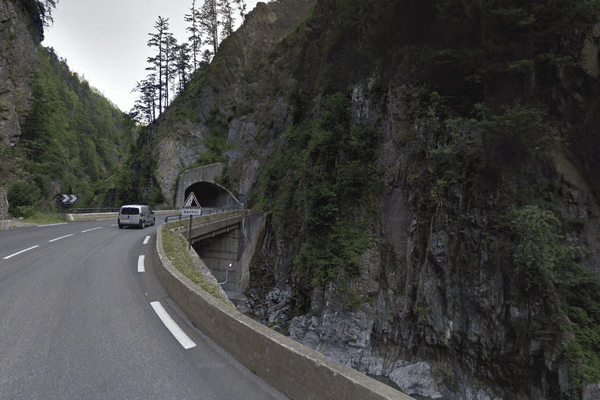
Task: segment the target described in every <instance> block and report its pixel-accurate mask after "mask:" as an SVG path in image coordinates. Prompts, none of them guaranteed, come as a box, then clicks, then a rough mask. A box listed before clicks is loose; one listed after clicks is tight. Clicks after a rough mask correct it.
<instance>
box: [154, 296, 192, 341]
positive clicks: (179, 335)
mask: <svg viewBox="0 0 600 400" xmlns="http://www.w3.org/2000/svg"><path fill="white" fill-rule="evenodd" d="M150 305H151V306H152V308H154V311H155V312H156V315H158V318H160V320H161V321H162V322H163V324H165V326H166V327H167V329H168V330H169V331H171V333H172V334H173V336H175V339H177V340H178V341H179V343H181V345H182V346H183V348H184V349H186V350H187V349H191V348H192V347H196V343H194V342H193V341H192V339H190V338H189V337H188V335H186V334H185V332H184V331H182V330H181V328H180V327H179V325H177V323H176V322H175V321H173V318H171V316H170V315H169V314H168V313H167V311H166V310H165V309H164V308H163V306H162V304H160V302H159V301H153V302H152V303H150Z"/></svg>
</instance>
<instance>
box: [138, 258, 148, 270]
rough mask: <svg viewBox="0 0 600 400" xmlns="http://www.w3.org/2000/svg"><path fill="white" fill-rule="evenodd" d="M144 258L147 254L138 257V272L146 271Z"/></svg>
mask: <svg viewBox="0 0 600 400" xmlns="http://www.w3.org/2000/svg"><path fill="white" fill-rule="evenodd" d="M144 258H146V256H140V258H138V272H145V271H146V270H145V269H144Z"/></svg>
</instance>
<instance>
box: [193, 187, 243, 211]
mask: <svg viewBox="0 0 600 400" xmlns="http://www.w3.org/2000/svg"><path fill="white" fill-rule="evenodd" d="M192 192H194V196H196V199H197V200H198V202H199V203H200V207H231V206H235V205H238V204H239V202H238V201H237V199H236V198H235V197H234V196H233V195H232V194H231V193H229V192H228V191H227V190H225V189H224V188H222V187H221V186H219V185H217V184H215V183H212V182H195V183H193V184H192V185H190V186H188V187H187V188H186V189H185V196H184V198H185V199H187V198H188V196H189V195H190V193H192Z"/></svg>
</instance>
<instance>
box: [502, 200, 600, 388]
mask: <svg viewBox="0 0 600 400" xmlns="http://www.w3.org/2000/svg"><path fill="white" fill-rule="evenodd" d="M511 226H512V227H513V229H514V231H515V233H516V234H517V238H518V240H519V244H518V246H517V248H516V251H515V253H514V260H515V263H516V264H517V268H518V269H519V270H520V271H521V272H524V273H525V276H526V278H525V280H526V281H525V285H526V286H527V288H531V287H535V288H536V289H539V288H541V287H544V286H545V284H544V280H543V278H544V277H547V278H549V279H551V280H552V282H553V284H554V285H555V286H556V288H557V290H558V293H559V295H560V297H561V300H562V304H561V307H562V308H563V312H564V313H565V314H566V315H567V316H568V318H569V321H570V324H569V326H566V327H565V326H562V327H559V328H560V329H568V330H569V331H571V332H572V333H573V334H574V338H573V339H572V340H571V341H570V343H569V345H568V347H567V350H566V356H567V360H568V362H569V371H570V374H571V378H572V380H573V385H574V388H575V392H576V393H577V395H578V396H579V395H580V393H581V387H582V386H581V380H582V379H583V380H585V381H586V382H588V383H597V382H600V358H599V357H598V354H600V282H598V280H597V279H596V278H595V276H594V275H593V274H592V272H590V271H588V270H587V269H586V268H585V267H584V266H582V265H581V264H580V263H578V262H577V259H578V252H579V251H578V249H577V248H574V247H571V246H567V245H565V244H564V243H563V236H561V235H559V234H557V233H556V231H557V226H558V220H557V219H556V217H555V216H554V215H553V214H552V213H551V212H550V211H547V210H542V209H540V208H538V207H535V206H527V207H524V208H523V209H522V210H518V211H515V212H513V215H512V220H511ZM534 285H535V286H534ZM550 325H551V322H550V321H546V322H545V323H544V322H543V321H539V320H538V321H537V322H536V323H535V324H534V325H533V329H534V330H535V331H536V336H537V337H540V335H541V337H542V338H546V340H549V339H550V338H551V337H552V336H555V335H557V334H558V333H557V332H556V330H555V329H550V330H548V327H549V326H550Z"/></svg>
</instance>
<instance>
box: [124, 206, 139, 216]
mask: <svg viewBox="0 0 600 400" xmlns="http://www.w3.org/2000/svg"><path fill="white" fill-rule="evenodd" d="M139 213H140V210H139V209H138V208H134V207H123V208H122V209H121V214H123V215H134V214H139Z"/></svg>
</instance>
